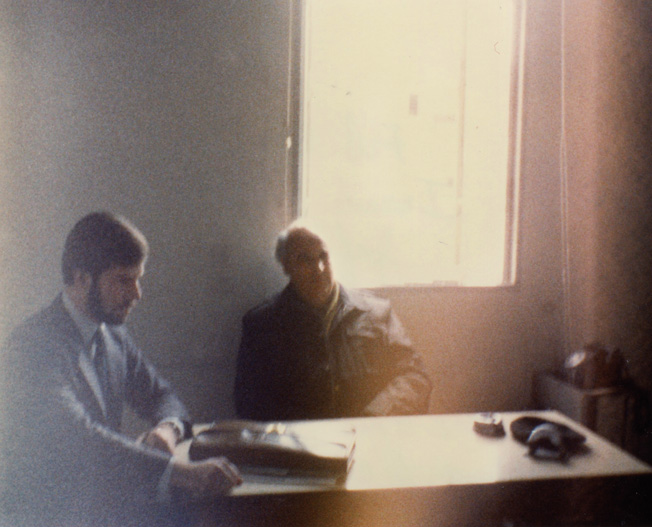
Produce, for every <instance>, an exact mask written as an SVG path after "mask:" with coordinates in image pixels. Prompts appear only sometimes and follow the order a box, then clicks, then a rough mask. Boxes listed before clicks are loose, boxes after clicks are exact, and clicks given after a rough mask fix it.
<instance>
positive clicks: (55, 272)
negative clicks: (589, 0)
mask: <svg viewBox="0 0 652 527" xmlns="http://www.w3.org/2000/svg"><path fill="white" fill-rule="evenodd" d="M288 4H289V2H287V1H284V0H275V1H269V2H226V1H222V2H215V1H211V2H209V1H208V0H200V1H197V2H193V3H185V2H174V1H172V0H159V1H156V2H154V1H144V2H132V3H125V2H117V1H106V0H103V1H101V2H100V1H99V0H90V1H88V2H85V3H75V2H66V1H63V0H60V1H55V0H44V1H38V2H37V1H36V0H25V1H23V2H20V3H18V2H10V1H3V2H1V3H0V6H1V7H0V9H2V12H1V13H0V14H1V15H2V16H1V17H0V19H1V21H0V30H1V31H2V33H3V38H2V39H0V40H1V41H2V42H3V44H2V47H1V48H0V54H1V55H0V59H1V60H2V64H3V67H2V68H0V69H1V70H2V71H0V75H2V80H3V86H4V87H3V92H2V97H1V100H0V111H1V112H2V116H3V117H4V119H3V122H4V123H5V126H3V128H2V130H0V133H1V134H2V143H1V145H0V156H2V161H3V162H2V164H1V166H0V191H1V194H0V206H1V209H0V215H1V216H0V219H1V223H0V243H1V244H2V245H1V249H2V254H1V255H0V258H1V262H2V268H3V270H4V272H3V275H2V276H1V277H0V285H1V286H2V306H1V308H0V309H1V310H0V332H1V333H2V336H3V337H4V336H5V335H6V332H7V331H8V330H9V328H11V327H12V326H13V325H14V324H15V323H16V322H18V321H19V320H21V319H22V318H24V317H25V316H26V315H27V314H28V313H31V312H33V311H35V310H36V309H38V308H39V307H41V306H43V305H44V304H45V303H47V302H48V301H49V300H50V299H51V298H52V297H53V296H54V295H55V294H56V293H57V291H58V290H59V288H60V278H59V269H58V267H59V258H60V251H61V246H62V244H63V239H64V237H65V234H66V232H67V231H68V230H69V229H70V227H71V226H72V224H73V223H74V222H75V221H76V220H77V219H78V218H79V217H80V216H81V215H83V214H84V213H86V212H89V211H91V210H95V209H111V210H115V211H116V212H120V213H123V214H125V215H126V216H128V217H129V218H131V219H132V220H133V221H134V222H135V223H136V224H137V225H138V226H140V227H141V229H142V230H143V231H144V232H145V234H146V235H147V237H148V238H149V240H150V244H151V247H152V256H151V258H150V261H149V263H148V270H147V276H146V278H145V281H144V287H145V295H144V299H143V301H142V303H141V305H140V306H139V307H138V308H137V309H136V310H135V311H134V313H133V315H132V318H131V319H130V327H131V329H132V332H133V333H134V334H135V337H136V338H137V340H138V342H139V343H140V344H141V345H142V347H143V348H144V349H146V350H147V351H148V354H149V356H150V357H151V358H152V360H153V361H154V362H155V363H156V364H157V365H158V366H159V367H160V369H161V370H163V372H164V373H165V374H166V375H167V376H168V377H170V378H171V380H172V381H173V382H174V383H175V384H176V385H177V386H178V388H179V391H180V392H181V394H182V396H183V397H184V398H185V399H186V400H187V401H188V403H189V405H190V407H191V410H192V411H193V413H194V414H195V417H197V418H198V419H214V418H218V417H222V416H228V415H231V412H232V403H231V398H230V392H231V386H232V379H233V367H234V362H235V354H236V351H237V342H238V339H239V331H240V327H239V320H240V317H241V316H242V314H243V313H244V311H245V310H246V309H247V308H248V307H250V306H251V305H253V304H255V303H256V302H258V301H259V300H260V299H262V298H263V297H264V296H266V295H268V294H269V293H271V292H272V291H274V290H275V289H277V288H278V287H280V285H281V284H282V283H283V277H282V276H281V274H280V272H279V270H278V268H277V267H276V265H275V263H274V261H273V258H272V256H271V244H272V241H273V237H274V233H275V232H276V231H277V230H278V229H279V228H280V227H281V226H282V225H283V223H284V221H285V214H286V202H285V199H286V196H285V186H284V177H285V137H286V133H287V132H286V128H285V126H286V123H285V119H286V102H287V101H286V82H287V70H286V68H287V31H288V24H289V22H288V20H289V18H288V17H289V7H288ZM560 17H561V2H558V1H549V0H530V1H529V2H528V3H527V33H526V35H527V38H526V53H527V54H526V59H525V72H524V81H525V85H524V113H523V134H524V135H523V143H522V155H521V167H522V174H521V182H520V190H519V192H520V200H519V232H518V269H517V283H516V285H515V286H514V287H507V288H498V289H483V288H473V289H442V288H410V289H392V290H382V291H380V293H381V294H384V295H385V296H387V297H389V298H391V299H392V300H393V302H394V304H395V308H396V311H397V312H398V315H399V317H400V318H401V319H402V321H403V322H404V324H405V326H406V327H407V329H408V331H409V332H410V334H411V335H412V337H413V340H414V342H415V345H416V347H417V348H418V349H419V350H420V351H421V352H422V353H423V354H424V356H425V358H426V362H427V364H428V367H429V369H430V371H431V374H432V376H433V380H434V385H435V390H434V392H433V398H432V404H431V411H433V412H459V411H480V410H497V411H505V410H510V409H518V408H523V407H525V406H527V405H528V404H529V402H530V387H531V378H532V375H533V374H534V372H536V371H539V370H541V369H549V368H551V367H554V366H558V365H559V363H560V361H561V360H562V359H563V356H564V347H565V344H564V341H563V334H562V331H561V327H562V315H563V313H562V308H563V297H562V283H561V249H560V247H561V244H560V214H559V211H560V205H559V197H558V196H559V188H560V187H559V181H560V177H559V174H560V170H559V168H560V165H559V144H560V111H561V110H560V63H561V55H560V38H561V32H560V27H561V25H560V19H561V18H560ZM5 37H6V38H5ZM577 38H578V39H579V38H580V37H579V36H578V37H577ZM578 42H579V40H578ZM605 46H606V44H605ZM586 252H587V254H588V255H589V256H591V254H592V251H589V250H588V249H587V250H586ZM587 265H588V264H587Z"/></svg>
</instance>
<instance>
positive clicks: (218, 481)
mask: <svg viewBox="0 0 652 527" xmlns="http://www.w3.org/2000/svg"><path fill="white" fill-rule="evenodd" d="M172 463H173V468H172V474H171V475H170V485H171V486H173V487H176V488H178V489H181V490H184V491H186V492H188V493H189V495H190V497H191V498H194V499H205V498H213V497H216V496H219V495H222V494H225V493H226V492H228V491H229V490H230V489H232V488H233V487H235V486H237V485H240V484H241V483H242V478H241V477H240V473H239V472H238V469H237V468H236V467H235V466H233V465H232V464H231V463H230V462H229V461H228V460H227V459H226V458H224V457H218V458H208V459H205V460H203V461H190V462H187V461H179V460H176V459H173V461H172Z"/></svg>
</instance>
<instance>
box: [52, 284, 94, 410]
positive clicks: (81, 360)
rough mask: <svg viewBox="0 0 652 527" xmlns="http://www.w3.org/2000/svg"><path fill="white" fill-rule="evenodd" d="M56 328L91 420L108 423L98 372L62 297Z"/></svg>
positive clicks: (57, 304)
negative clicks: (96, 372) (96, 373)
mask: <svg viewBox="0 0 652 527" xmlns="http://www.w3.org/2000/svg"><path fill="white" fill-rule="evenodd" d="M52 314H53V317H54V322H55V325H56V326H57V327H58V328H59V330H60V334H61V336H62V339H63V342H62V344H63V346H62V348H61V352H62V353H65V355H66V357H65V361H64V362H65V363H66V364H67V365H68V366H67V367H68V368H69V369H70V374H69V375H68V377H69V378H70V379H71V380H72V382H73V385H74V387H75V392H76V393H77V396H78V398H79V401H80V402H81V403H82V404H84V406H86V408H87V410H88V411H89V413H90V414H91V416H92V417H93V418H94V419H96V420H98V421H99V422H106V415H107V414H106V405H105V402H104V398H103V397H102V392H101V389H100V387H99V386H100V384H99V380H98V378H97V375H95V370H94V368H93V365H92V364H91V362H90V359H89V358H88V356H87V354H86V353H85V351H86V350H85V343H84V341H83V338H82V335H81V333H80V331H79V329H78V328H77V326H76V325H75V322H74V321H73V319H72V317H71V316H70V315H69V314H68V311H67V310H66V308H65V307H64V305H63V300H62V298H61V296H59V297H57V299H56V300H55V302H54V304H53V305H52Z"/></svg>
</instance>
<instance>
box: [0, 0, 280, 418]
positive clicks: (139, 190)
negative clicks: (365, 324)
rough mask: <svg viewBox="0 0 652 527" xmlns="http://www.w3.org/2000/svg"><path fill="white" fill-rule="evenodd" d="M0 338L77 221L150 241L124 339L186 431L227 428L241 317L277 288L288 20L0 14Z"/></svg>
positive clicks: (87, 5)
mask: <svg viewBox="0 0 652 527" xmlns="http://www.w3.org/2000/svg"><path fill="white" fill-rule="evenodd" d="M0 9H1V10H2V11H1V13H0V14H1V16H0V19H1V22H0V24H1V26H0V29H1V31H2V38H0V42H2V48H1V49H0V53H1V54H2V55H1V60H2V62H1V64H2V67H0V70H1V71H2V73H1V75H2V79H3V84H2V91H1V95H0V99H1V103H0V104H1V107H2V114H3V117H4V119H3V121H2V123H3V124H2V134H3V138H2V139H3V140H2V143H1V145H0V146H1V148H0V149H1V152H0V155H1V156H2V160H3V163H2V168H0V170H2V172H1V178H0V209H1V225H0V233H1V235H0V243H1V244H2V245H1V256H0V258H1V265H2V269H3V273H2V276H1V277H0V281H1V282H0V285H1V286H2V289H1V291H2V306H1V309H0V333H1V334H2V335H1V336H2V337H3V338H4V336H6V334H7V331H8V330H9V329H10V328H11V327H13V325H15V324H16V323H17V322H18V321H20V320H22V319H23V318H24V317H25V316H27V315H28V314H29V313H32V312H34V311H36V310H37V309H39V308H40V307H42V306H44V305H45V304H46V303H48V302H50V301H51V300H52V298H53V297H54V296H55V295H56V294H57V292H58V291H59V290H60V287H61V279H60V272H59V262H60V255H61V248H62V245H63V241H64V238H65V235H66V234H67V232H68V231H69V229H70V228H71V227H72V225H73V224H74V222H75V221H77V219H79V218H80V217H81V216H82V215H84V214H86V213H87V212H90V211H92V210H98V209H107V210H112V211H115V212H117V213H120V214H124V215H125V216H127V217H128V218H130V219H131V220H132V221H133V222H134V223H135V224H136V225H137V226H139V227H140V228H141V229H142V230H143V232H144V233H145V235H146V236H147V237H148V239H149V241H150V245H151V257H150V259H149V262H148V265H147V272H146V276H145V279H144V281H143V287H144V298H143V301H142V302H141V304H140V305H139V306H138V307H137V309H136V310H135V311H134V312H133V314H132V317H131V318H130V320H129V325H130V327H131V329H132V332H133V333H134V335H135V337H136V339H137V341H138V342H139V343H140V344H141V346H142V347H143V348H144V349H146V350H147V352H148V354H149V356H150V357H151V359H152V360H153V361H154V362H155V363H156V364H157V365H158V366H159V368H160V369H161V370H162V371H163V372H164V373H165V374H166V376H168V377H169V378H171V380H172V382H173V383H174V384H175V385H176V386H177V387H178V389H179V391H180V392H181V394H182V396H183V397H184V399H185V400H186V401H187V402H188V404H189V406H190V407H191V409H192V410H193V412H194V414H195V417H196V418H198V419H211V418H214V417H218V416H223V415H230V414H231V400H230V391H231V383H232V369H233V362H234V350H235V348H236V346H237V340H238V338H239V319H240V316H241V315H242V313H243V311H244V310H245V309H246V308H247V307H249V306H250V305H252V304H253V303H256V302H258V301H259V300H260V299H261V298H262V297H263V296H264V295H265V294H267V293H268V292H269V291H271V289H273V288H274V287H275V286H276V284H277V283H279V282H280V279H281V277H280V274H279V273H278V271H277V269H276V268H275V267H274V266H273V265H270V255H271V247H270V245H269V244H270V239H271V238H272V237H273V234H274V232H276V231H277V230H278V229H280V227H281V226H282V225H283V222H284V207H285V191H284V182H283V177H284V167H285V150H284V148H285V135H286V131H285V126H286V123H285V106H286V83H287V73H286V63H287V27H288V13H287V12H288V6H287V3H286V2H285V1H269V2H213V1H210V2H209V1H199V2H177V1H173V0H169V1H167V0H157V1H144V2H120V1H111V0H109V1H105V0H102V1H98V0H90V1H88V2H69V1H65V0H44V1H41V0H38V1H36V0H33V1H32V0H26V1H24V2H11V1H6V2H5V1H3V2H1V3H0Z"/></svg>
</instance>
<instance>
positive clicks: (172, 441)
mask: <svg viewBox="0 0 652 527" xmlns="http://www.w3.org/2000/svg"><path fill="white" fill-rule="evenodd" d="M180 440H181V437H179V432H178V431H177V428H176V427H175V426H174V425H173V424H172V423H168V422H163V423H160V424H159V425H158V426H156V427H155V428H152V429H151V430H150V431H149V432H145V433H144V434H143V435H141V436H140V437H139V438H138V442H139V443H142V444H144V445H147V446H150V447H152V448H156V449H158V450H162V451H163V452H167V453H168V454H173V453H174V447H175V446H176V445H177V443H179V441H180Z"/></svg>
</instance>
